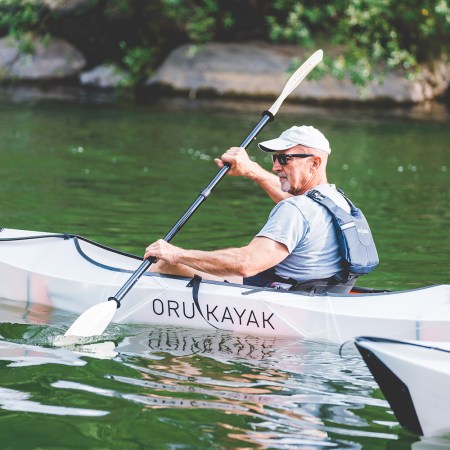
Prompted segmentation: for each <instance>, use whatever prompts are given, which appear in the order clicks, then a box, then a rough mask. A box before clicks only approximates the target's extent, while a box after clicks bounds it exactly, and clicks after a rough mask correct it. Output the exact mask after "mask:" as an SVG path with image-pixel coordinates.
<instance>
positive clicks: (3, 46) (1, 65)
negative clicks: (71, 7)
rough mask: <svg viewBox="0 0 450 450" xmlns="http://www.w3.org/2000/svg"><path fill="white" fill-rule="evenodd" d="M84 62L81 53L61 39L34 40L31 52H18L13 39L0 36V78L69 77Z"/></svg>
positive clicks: (80, 67)
mask: <svg viewBox="0 0 450 450" xmlns="http://www.w3.org/2000/svg"><path fill="white" fill-rule="evenodd" d="M85 64H86V61H85V59H84V57H83V55H82V54H81V53H80V52H79V51H78V50H77V49H75V48H74V47H73V46H72V45H70V44H69V43H67V42H65V41H64V40H62V39H57V38H54V39H51V40H50V41H49V42H48V44H44V43H42V42H37V43H36V44H35V47H34V53H33V54H31V55H24V54H21V53H19V48H18V43H17V41H14V40H12V39H10V38H3V39H0V79H3V80H13V79H14V80H17V79H18V80H57V79H64V78H70V77H73V76H76V75H77V74H78V72H79V71H80V70H81V69H82V68H83V67H84V65H85Z"/></svg>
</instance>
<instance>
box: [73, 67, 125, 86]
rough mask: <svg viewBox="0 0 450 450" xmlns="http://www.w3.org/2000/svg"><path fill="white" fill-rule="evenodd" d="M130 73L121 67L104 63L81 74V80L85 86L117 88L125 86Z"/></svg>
mask: <svg viewBox="0 0 450 450" xmlns="http://www.w3.org/2000/svg"><path fill="white" fill-rule="evenodd" d="M127 78H128V74H127V73H126V72H125V71H123V70H122V69H121V68H119V67H117V66H114V65H109V64H104V65H101V66H97V67H94V68H93V69H92V70H89V71H87V72H83V73H81V74H80V82H81V84H82V85H84V86H93V87H99V88H116V87H120V86H124V85H125V83H126V81H127Z"/></svg>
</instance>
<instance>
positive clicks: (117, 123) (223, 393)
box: [0, 100, 450, 450]
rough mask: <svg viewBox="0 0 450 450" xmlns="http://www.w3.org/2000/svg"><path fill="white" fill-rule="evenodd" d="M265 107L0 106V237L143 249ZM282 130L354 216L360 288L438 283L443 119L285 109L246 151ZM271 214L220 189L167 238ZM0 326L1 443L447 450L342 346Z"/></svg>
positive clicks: (149, 331) (14, 322)
mask: <svg viewBox="0 0 450 450" xmlns="http://www.w3.org/2000/svg"><path fill="white" fill-rule="evenodd" d="M268 106H270V105H266V104H255V103H243V102H240V103H238V104H236V103H230V102H228V103H224V102H220V103H217V102H211V101H210V102H181V101H176V100H172V101H166V102H160V103H155V104H154V105H150V106H136V105H111V104H95V103H89V102H86V103H43V102H25V103H24V102H22V103H12V102H3V103H1V104H0V155H1V165H0V201H1V205H2V223H1V226H3V227H8V228H18V229H20V228H23V229H31V230H38V231H48V232H71V233H76V234H80V235H83V236H85V237H87V238H90V239H93V240H96V241H98V242H101V243H103V244H105V245H110V246H113V247H115V248H119V249H121V250H124V251H129V252H132V253H136V254H142V253H143V250H144V248H145V246H146V245H147V244H148V243H149V242H151V241H152V240H155V239H157V238H160V237H162V236H164V234H165V233H166V232H167V231H168V230H169V229H170V228H171V227H172V225H173V224H174V223H175V222H176V221H177V220H178V218H179V217H180V216H181V214H182V213H183V212H184V211H185V210H186V209H187V207H188V206H189V205H190V203H191V202H192V201H193V200H194V199H195V198H196V196H197V195H198V192H199V191H200V190H201V189H202V188H203V187H205V186H206V184H207V183H208V182H209V180H210V179H211V178H212V176H213V175H214V174H215V173H216V171H217V169H216V166H215V165H214V163H213V162H212V159H213V158H214V157H215V156H217V155H220V154H221V152H222V151H223V150H225V149H226V148H228V147H229V146H231V145H238V144H239V143H240V142H242V140H243V139H244V138H245V137H246V135H247V133H248V132H249V131H250V129H251V128H252V127H253V125H254V124H255V123H256V122H257V121H258V120H259V114H260V112H261V111H262V110H264V109H266V108H267V107H268ZM295 123H305V124H313V125H315V126H317V127H318V128H319V129H321V130H322V131H324V133H325V134H326V135H327V136H328V138H329V139H330V141H331V143H332V149H333V154H332V158H331V159H330V167H329V169H330V170H329V173H330V177H329V178H330V180H331V181H332V182H335V183H336V184H338V185H339V186H341V187H342V188H343V189H344V190H345V191H346V192H347V193H348V195H349V196H350V197H351V198H352V199H353V200H354V202H355V203H356V204H358V205H359V206H361V208H362V209H363V210H364V212H365V213H366V216H367V217H368V219H369V222H370V224H371V227H372V231H373V233H374V235H375V238H376V240H377V245H378V250H379V253H380V256H381V265H380V267H379V268H378V269H377V270H376V271H375V272H374V273H373V274H371V275H369V276H367V277H365V279H363V281H364V283H362V284H363V285H366V286H372V287H387V288H393V289H402V288H414V287H420V286H424V285H430V284H436V283H448V282H449V279H448V254H449V237H448V226H449V213H448V204H449V202H448V201H449V189H448V165H449V158H448V154H449V151H448V142H450V127H449V123H450V119H449V116H448V114H447V113H446V112H445V111H441V112H440V113H439V114H437V115H435V114H434V113H433V111H430V112H428V113H423V112H422V113H420V112H419V113H416V112H415V111H412V112H408V111H401V110H389V111H385V110H381V109H380V110H368V109H365V110H349V109H347V110H337V109H336V110H333V109H326V110H325V109H320V108H305V107H300V106H299V105H284V106H283V109H282V111H281V112H280V113H279V114H278V116H277V119H276V120H275V121H274V122H273V123H272V124H269V125H267V127H266V128H265V129H264V130H263V132H262V133H261V136H260V137H261V140H263V139H268V138H271V137H273V135H276V134H278V133H279V132H281V131H282V130H283V129H285V128H287V127H288V126H291V125H292V124H295ZM250 154H251V155H252V157H253V158H255V159H256V160H258V161H259V162H260V163H261V164H265V165H267V167H269V161H268V159H267V157H266V156H265V155H264V154H262V153H261V152H258V151H257V150H256V146H254V147H252V148H251V149H250ZM270 208H271V202H270V200H269V199H267V198H265V197H264V195H262V194H261V192H260V190H259V189H258V188H257V186H255V185H254V184H253V183H251V182H249V181H248V180H243V179H239V178H232V177H226V179H224V180H223V181H222V182H221V184H220V185H219V186H218V187H217V188H216V190H215V191H214V193H213V194H212V195H211V196H210V197H209V199H208V201H207V202H206V203H205V204H204V205H203V206H202V207H201V208H200V209H199V210H198V211H197V213H196V214H195V215H194V216H193V217H192V218H191V220H190V221H189V222H188V224H187V225H186V226H185V227H184V228H183V230H182V231H181V232H180V233H179V234H178V235H177V236H176V238H175V239H174V243H176V244H178V245H181V246H187V247H197V248H201V249H213V248H217V247H221V246H231V245H233V246H234V245H243V244H245V243H246V242H248V241H249V239H250V238H251V236H253V235H254V234H255V233H256V232H257V231H258V229H259V227H260V226H261V225H262V224H263V223H264V221H265V219H266V216H267V214H268V211H269V210H270ZM0 317H1V323H0V367H1V370H0V377H1V382H0V435H1V436H2V444H1V447H2V448H8V449H28V448H33V449H34V448H45V449H53V448H54V449H62V448H70V449H72V448H92V449H106V448H108V449H113V448H114V449H116V448H117V449H141V448H142V449H143V448H145V449H147V448H155V449H159V448H161V449H166V448H167V449H169V448H170V449H177V448H187V449H191V448H192V449H193V448H204V449H210V448H242V449H244V448H245V449H247V448H277V449H283V448H302V449H328V448H332V449H334V448H343V449H344V448H345V449H361V448H364V449H378V448H380V449H381V448H382V449H398V450H400V449H401V450H403V449H410V448H412V449H414V450H418V449H435V450H436V449H440V448H449V447H450V440H448V438H446V437H441V438H433V439H419V438H417V437H415V436H413V435H412V434H410V433H408V432H406V431H404V430H403V429H402V428H401V427H400V426H399V425H398V422H397V421H396V419H395V416H393V414H392V412H391V410H390V408H389V406H388V404H387V403H386V401H385V400H384V399H383V396H382V394H381V392H380V391H379V390H378V389H377V386H376V384H375V383H374V381H373V379H372V377H371V375H370V373H369V372H368V370H367V369H366V367H365V366H364V364H363V362H362V360H361V358H360V357H359V355H358V353H357V351H356V350H355V349H354V347H353V345H352V344H351V343H348V344H346V345H345V346H344V347H343V348H342V350H341V352H340V349H339V347H338V346H336V345H331V344H325V343H321V342H307V341H302V340H299V339H288V338H261V337H256V336H246V335H237V334H229V333H225V332H222V331H214V332H201V331H198V330H192V329H180V328H175V327H156V328H155V327H145V326H117V325H115V326H112V327H111V328H110V329H108V334H107V335H105V337H104V340H103V341H102V342H98V341H96V342H86V343H85V345H79V346H75V347H71V348H59V347H56V346H55V345H54V342H55V339H56V338H57V337H58V336H60V335H61V334H62V333H63V332H64V331H65V330H66V329H67V327H68V326H69V325H70V324H71V323H72V321H73V320H74V317H73V316H72V315H71V314H68V313H66V312H64V311H50V310H47V309H46V307H44V306H42V307H39V308H34V309H33V310H29V309H28V308H27V307H26V305H22V304H20V303H12V302H9V301H2V302H1V303H0ZM49 317H50V318H51V320H50V321H48V318H49Z"/></svg>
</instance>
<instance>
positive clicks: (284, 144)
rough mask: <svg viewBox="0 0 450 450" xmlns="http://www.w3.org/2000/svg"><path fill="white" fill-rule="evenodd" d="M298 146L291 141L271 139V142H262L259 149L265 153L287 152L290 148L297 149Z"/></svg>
mask: <svg viewBox="0 0 450 450" xmlns="http://www.w3.org/2000/svg"><path fill="white" fill-rule="evenodd" d="M296 145H297V144H295V143H293V142H291V141H286V140H284V139H280V138H275V139H271V140H270V141H264V142H260V143H259V144H258V147H259V148H260V149H261V150H262V151H263V152H277V151H281V150H287V149H288V148H292V147H295V146H296Z"/></svg>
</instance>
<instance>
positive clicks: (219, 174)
mask: <svg viewBox="0 0 450 450" xmlns="http://www.w3.org/2000/svg"><path fill="white" fill-rule="evenodd" d="M273 119H274V116H273V114H272V113H271V112H269V111H264V113H263V116H262V117H261V119H260V121H259V122H258V123H257V124H256V125H255V127H254V128H253V130H252V131H251V132H250V133H249V135H248V136H247V137H246V138H245V140H244V141H243V142H242V144H241V145H240V147H242V148H247V147H248V146H249V145H250V144H251V143H252V141H254V140H255V139H256V136H258V134H259V132H260V131H261V130H262V129H263V128H264V126H265V125H266V124H267V122H270V121H272V120H273ZM228 170H230V165H229V164H225V165H224V166H223V167H222V168H221V169H220V170H219V171H218V172H217V174H216V175H215V176H214V178H213V179H212V180H211V181H210V182H209V184H208V185H207V186H206V187H205V189H203V190H202V191H201V192H200V195H199V196H198V197H197V199H196V200H195V201H194V202H193V203H192V205H191V206H190V207H189V209H188V210H187V211H186V212H185V213H184V214H183V216H182V217H181V218H180V220H178V222H177V223H176V224H175V225H174V226H173V227H172V228H171V230H170V231H169V232H168V233H167V234H166V235H165V236H164V240H165V241H166V242H170V241H171V240H172V239H173V237H174V236H175V235H176V234H177V233H178V231H180V230H181V228H182V227H183V225H184V224H185V223H186V222H187V221H188V220H189V218H190V217H191V216H192V214H194V212H195V211H196V210H197V208H198V207H199V206H200V205H201V204H202V203H203V202H204V201H205V200H206V199H207V198H208V196H209V194H210V193H211V191H212V190H213V189H214V188H215V187H216V186H217V184H218V183H219V181H220V180H221V179H222V178H223V177H224V176H225V175H226V173H227V172H228ZM151 259H152V258H148V259H145V260H144V261H143V262H142V264H141V265H140V266H139V267H138V268H137V269H136V271H135V272H134V273H133V274H132V275H131V277H130V278H129V279H128V280H127V281H126V283H125V284H124V285H123V286H122V287H121V288H120V289H119V291H117V293H116V295H114V296H113V297H109V298H108V300H114V301H116V303H117V307H119V306H120V302H121V301H122V299H123V298H124V297H125V295H126V294H127V293H128V291H129V290H130V289H131V288H132V287H133V286H134V285H135V284H136V282H137V281H138V280H139V278H140V277H141V276H142V275H143V274H144V273H145V272H146V271H147V270H148V268H149V267H150V266H151V265H152V263H153V261H152V260H151Z"/></svg>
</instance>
